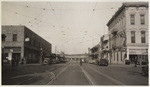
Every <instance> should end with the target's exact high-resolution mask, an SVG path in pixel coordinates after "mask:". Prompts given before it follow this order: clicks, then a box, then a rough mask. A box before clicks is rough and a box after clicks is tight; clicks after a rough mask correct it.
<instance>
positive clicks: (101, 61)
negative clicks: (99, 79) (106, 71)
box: [99, 59, 108, 66]
mask: <svg viewBox="0 0 150 87" xmlns="http://www.w3.org/2000/svg"><path fill="white" fill-rule="evenodd" d="M99 65H100V66H108V60H107V59H100V61H99Z"/></svg>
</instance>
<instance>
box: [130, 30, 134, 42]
mask: <svg viewBox="0 0 150 87" xmlns="http://www.w3.org/2000/svg"><path fill="white" fill-rule="evenodd" d="M131 43H135V31H131Z"/></svg>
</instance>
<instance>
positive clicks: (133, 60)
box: [129, 55, 138, 63]
mask: <svg viewBox="0 0 150 87" xmlns="http://www.w3.org/2000/svg"><path fill="white" fill-rule="evenodd" d="M136 58H138V56H137V55H129V59H130V62H131V63H135V59H136ZM137 60H138V59H137Z"/></svg>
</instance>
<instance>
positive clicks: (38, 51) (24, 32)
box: [2, 25, 52, 63]
mask: <svg viewBox="0 0 150 87" xmlns="http://www.w3.org/2000/svg"><path fill="white" fill-rule="evenodd" d="M51 49H52V45H51V44H50V43H49V42H47V41H46V40H44V39H43V38H42V37H40V36H39V35H37V34H36V33H34V32H33V31H31V30H30V29H29V28H27V27H25V26H8V25H7V26H2V60H5V59H6V58H8V59H9V60H10V61H11V60H12V59H14V60H20V59H21V58H25V61H26V63H39V62H40V57H41V56H42V58H44V57H45V56H50V55H51Z"/></svg>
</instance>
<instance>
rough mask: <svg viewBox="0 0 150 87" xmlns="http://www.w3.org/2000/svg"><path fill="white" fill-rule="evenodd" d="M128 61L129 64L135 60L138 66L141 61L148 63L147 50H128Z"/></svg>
mask: <svg viewBox="0 0 150 87" xmlns="http://www.w3.org/2000/svg"><path fill="white" fill-rule="evenodd" d="M129 60H130V62H131V63H134V62H135V60H136V61H137V62H139V63H140V64H141V62H142V61H146V62H148V49H129Z"/></svg>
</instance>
